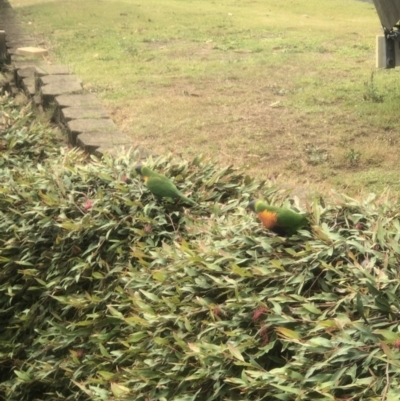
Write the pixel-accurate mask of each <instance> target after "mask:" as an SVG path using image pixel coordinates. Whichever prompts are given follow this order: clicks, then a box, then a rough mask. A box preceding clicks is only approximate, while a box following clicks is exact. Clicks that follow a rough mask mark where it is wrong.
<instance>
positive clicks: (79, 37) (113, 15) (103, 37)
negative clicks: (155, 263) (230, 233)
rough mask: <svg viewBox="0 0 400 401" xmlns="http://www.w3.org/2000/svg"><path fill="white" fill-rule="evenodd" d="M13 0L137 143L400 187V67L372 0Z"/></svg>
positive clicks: (357, 183)
mask: <svg viewBox="0 0 400 401" xmlns="http://www.w3.org/2000/svg"><path fill="white" fill-rule="evenodd" d="M11 4H12V5H13V6H14V8H15V10H16V11H17V12H18V14H19V16H20V18H21V21H22V22H23V23H24V24H25V27H26V29H27V30H28V31H29V32H32V33H34V34H35V35H36V38H37V39H38V43H39V44H42V45H45V46H47V47H48V48H49V49H50V57H51V58H52V61H53V62H62V63H64V64H66V65H69V66H70V67H71V68H72V70H73V71H75V72H76V73H77V74H78V75H79V76H80V77H81V78H82V79H83V81H84V83H85V88H86V89H87V90H88V91H92V92H95V93H97V94H98V95H99V96H100V98H101V99H102V101H103V102H104V104H105V106H106V107H107V109H108V110H109V112H110V114H111V116H112V117H113V119H114V120H115V121H116V122H117V124H118V126H119V127H120V129H122V130H123V131H124V132H127V133H129V134H131V136H132V143H133V144H134V145H135V146H136V145H141V146H142V147H144V148H147V149H149V150H151V151H154V152H155V153H156V154H158V155H165V154H168V153H169V152H172V153H174V154H175V156H179V155H183V157H184V158H186V159H190V158H194V157H195V156H196V155H197V154H199V153H202V154H204V155H206V157H210V158H212V159H213V160H216V161H217V162H218V163H221V165H227V164H233V165H235V166H236V167H240V168H242V167H245V168H247V169H248V171H249V172H250V173H251V174H252V175H253V176H256V175H258V176H259V177H261V178H262V179H264V178H268V179H274V178H276V177H278V180H280V181H281V182H282V181H284V182H286V183H290V184H292V185H295V186H303V185H304V186H307V185H308V184H309V185H310V186H311V187H312V188H317V189H326V188H328V189H330V188H331V187H337V188H346V192H353V193H354V192H357V191H358V190H360V189H363V188H365V187H367V188H368V189H367V192H368V190H371V189H372V190H378V191H381V190H382V189H383V188H385V187H386V186H391V187H392V188H395V189H398V188H399V180H398V176H399V166H398V153H399V142H398V138H397V134H396V133H397V131H398V129H399V117H398V113H397V110H398V103H399V82H400V79H399V71H398V70H397V69H396V70H391V71H383V70H380V71H376V70H375V48H374V47H375V35H377V34H380V33H381V26H380V22H379V19H378V16H377V14H376V11H375V9H374V7H373V5H372V4H370V3H368V2H361V1H351V0H299V1H291V2H290V3H288V2H282V1H273V0H251V1H247V0H240V1H237V0H219V1H217V2H216V1H211V0H196V1H189V0H163V2H162V7H161V6H160V2H159V0H143V1H142V0H107V1H97V0H96V1H94V0H85V1H81V0H69V1H42V0H11ZM188 144H189V146H188ZM307 183H308V184H307Z"/></svg>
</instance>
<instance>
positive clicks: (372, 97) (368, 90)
mask: <svg viewBox="0 0 400 401" xmlns="http://www.w3.org/2000/svg"><path fill="white" fill-rule="evenodd" d="M364 85H365V93H364V96H363V99H364V100H366V101H370V102H374V103H382V102H383V99H384V97H383V95H381V94H380V93H379V91H378V89H377V87H376V85H375V83H374V71H372V72H371V76H370V79H369V80H368V81H366V82H365V83H364Z"/></svg>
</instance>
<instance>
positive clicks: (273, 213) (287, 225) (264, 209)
mask: <svg viewBox="0 0 400 401" xmlns="http://www.w3.org/2000/svg"><path fill="white" fill-rule="evenodd" d="M247 208H249V209H250V210H252V211H253V212H255V213H257V216H258V217H259V219H260V220H261V222H262V223H263V224H264V226H265V227H267V228H268V230H271V231H273V232H274V233H276V234H278V235H287V236H290V235H293V234H295V233H296V232H297V230H299V229H300V228H302V227H304V226H307V225H308V220H307V217H306V216H305V215H303V214H299V213H296V212H294V211H293V210H290V209H284V208H281V207H276V206H270V205H268V204H267V203H265V202H263V201H262V200H257V199H255V200H252V201H251V202H250V203H249V204H248V206H247Z"/></svg>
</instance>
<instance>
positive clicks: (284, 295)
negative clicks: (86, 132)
mask: <svg viewBox="0 0 400 401" xmlns="http://www.w3.org/2000/svg"><path fill="white" fill-rule="evenodd" d="M2 103H3V108H4V109H5V112H6V113H9V114H10V113H11V114H12V115H15V114H13V113H15V108H14V106H13V105H12V103H11V102H10V101H9V100H8V99H3V100H2ZM20 118H21V119H24V122H23V123H22V122H21V120H20V119H19V117H18V116H16V117H15V119H14V120H12V121H11V120H10V121H9V126H8V128H7V129H6V130H5V131H4V132H5V133H4V134H3V137H2V140H3V143H4V149H3V151H4V154H5V155H7V158H6V159H5V161H4V168H3V169H2V170H1V172H0V177H1V178H0V180H1V182H2V188H1V190H0V263H1V268H0V305H1V307H0V314H1V321H2V325H1V327H0V344H1V347H0V377H1V381H0V394H1V396H2V397H3V399H6V400H18V401H28V400H29V401H30V400H46V401H48V400H61V399H62V400H132V399H135V400H139V401H145V400H160V401H162V400H174V401H186V400H187V401H188V400H238V399H246V400H284V401H286V400H335V399H349V398H351V397H353V398H352V399H360V400H361V399H364V400H378V399H382V394H383V396H386V397H387V399H388V400H389V399H392V400H394V399H398V396H399V390H398V387H399V377H400V376H399V374H400V369H399V367H398V362H397V361H398V358H399V357H398V353H397V348H398V347H399V339H400V335H399V311H400V301H399V298H398V295H397V292H398V287H399V280H398V278H399V253H400V252H399V239H400V223H399V215H398V211H397V210H398V206H397V205H396V204H395V203H391V202H389V201H388V200H386V199H385V198H384V197H382V198H377V197H374V196H371V197H370V198H368V199H366V200H365V201H364V202H361V203H360V202H357V201H355V200H353V199H350V198H347V197H345V196H339V195H338V197H337V200H336V202H335V203H333V204H331V205H328V206H323V205H322V204H320V203H319V202H315V203H314V204H313V205H311V206H310V213H311V217H310V218H311V220H312V223H313V231H312V232H308V231H306V230H303V231H301V232H300V233H299V235H297V236H294V237H292V238H282V237H278V236H273V235H270V234H268V233H266V232H265V230H263V229H261V228H260V226H259V223H258V222H257V221H256V218H255V216H253V215H249V214H248V212H247V211H246V210H245V206H246V205H247V202H248V201H249V199H250V198H252V197H254V196H255V194H258V195H261V196H263V197H265V198H269V199H270V200H271V201H272V202H274V203H277V204H282V203H284V204H287V203H285V202H284V200H283V198H284V194H282V193H280V192H279V191H277V190H276V189H274V188H265V185H264V184H263V183H261V182H257V181H254V180H252V179H250V178H249V177H247V176H246V175H244V174H241V173H240V172H237V171H235V170H233V169H232V168H225V169H222V170H221V169H219V168H216V167H215V166H213V165H211V164H203V163H202V162H201V160H200V158H197V159H195V160H194V161H192V162H176V161H173V160H171V159H168V158H160V159H157V160H149V161H148V164H149V165H152V166H154V168H155V169H157V170H158V171H161V172H164V173H166V174H167V175H168V176H171V177H174V179H175V182H176V183H177V184H178V186H179V187H180V189H182V190H183V192H184V193H186V194H189V193H191V195H190V196H191V197H193V199H195V200H196V202H198V203H199V204H200V207H195V208H185V207H183V206H182V205H180V204H174V203H171V202H168V201H167V200H166V201H163V202H161V203H160V202H156V201H155V200H154V199H153V198H152V196H151V195H150V194H149V193H148V191H147V190H146V188H145V187H144V186H143V185H142V183H141V181H140V180H139V178H138V177H136V175H135V173H134V172H133V171H134V169H133V166H134V165H135V154H128V155H124V156H121V157H120V158H116V159H113V158H104V159H103V160H101V161H99V160H96V159H91V160H89V161H87V160H86V159H85V157H84V155H82V154H81V153H80V152H79V151H66V150H65V149H61V152H60V149H58V145H56V144H55V143H53V142H52V139H51V135H49V132H50V130H49V129H48V128H46V127H40V129H39V126H38V125H37V124H38V123H36V122H35V121H34V116H33V115H31V114H30V113H29V112H28V111H26V112H22V113H21V116H20ZM22 125H23V126H27V127H37V130H36V132H35V135H31V129H30V128H28V129H26V130H24V129H23V127H22ZM14 131H15V136H16V137H18V138H22V137H24V138H25V139H20V140H19V141H20V142H19V146H18V148H17V147H16V146H14V147H11V146H10V145H9V144H10V143H11V141H12V136H13V135H12V132H14ZM8 134H9V138H8V139H7V138H5V137H6V135H8ZM35 141H36V142H35ZM39 149H40V150H39ZM390 397H391V398H390Z"/></svg>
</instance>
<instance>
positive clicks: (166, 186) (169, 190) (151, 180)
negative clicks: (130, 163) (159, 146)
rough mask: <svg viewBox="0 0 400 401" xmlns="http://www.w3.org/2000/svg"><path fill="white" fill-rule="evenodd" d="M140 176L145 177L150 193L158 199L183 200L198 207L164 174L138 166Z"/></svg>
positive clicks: (137, 170) (136, 168)
mask: <svg viewBox="0 0 400 401" xmlns="http://www.w3.org/2000/svg"><path fill="white" fill-rule="evenodd" d="M135 170H136V172H137V173H138V174H140V175H141V176H143V179H144V181H145V183H146V185H147V188H149V190H150V192H151V193H152V194H153V195H154V196H156V197H158V198H172V199H182V200H183V201H185V202H186V203H188V204H189V205H193V206H194V205H197V203H196V202H194V201H193V200H192V199H189V198H188V197H186V196H185V195H183V193H182V192H181V191H179V189H178V188H177V187H176V186H175V185H174V183H173V182H172V181H171V180H170V179H169V178H167V177H166V176H165V175H163V174H159V173H156V172H155V171H153V170H150V169H149V168H148V167H146V166H143V165H142V164H138V165H137V166H136V167H135Z"/></svg>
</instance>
